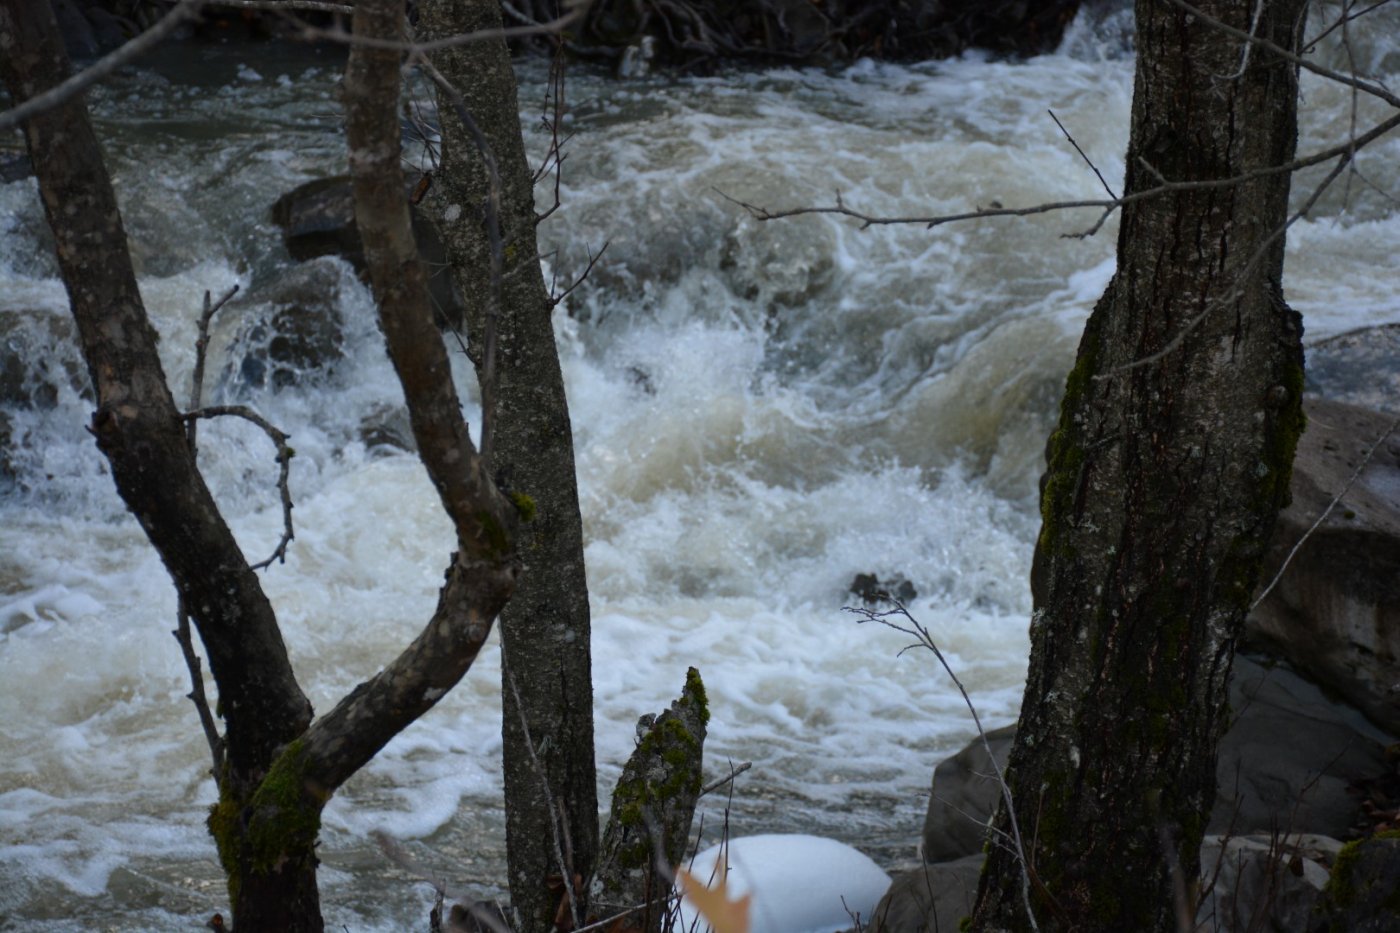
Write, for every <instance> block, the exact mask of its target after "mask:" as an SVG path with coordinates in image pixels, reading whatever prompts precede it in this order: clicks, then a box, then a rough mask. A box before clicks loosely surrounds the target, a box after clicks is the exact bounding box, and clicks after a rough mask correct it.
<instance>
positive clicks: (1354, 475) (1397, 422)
mask: <svg viewBox="0 0 1400 933" xmlns="http://www.w3.org/2000/svg"><path fill="white" fill-rule="evenodd" d="M1396 428H1400V416H1396V417H1395V418H1394V419H1392V420H1391V422H1390V424H1389V426H1387V427H1386V429H1385V431H1384V432H1383V433H1382V434H1381V436H1380V437H1378V438H1376V442H1375V443H1374V444H1372V445H1371V446H1370V448H1369V449H1368V450H1367V451H1366V455H1365V456H1364V457H1362V458H1361V462H1360V463H1358V464H1357V465H1356V469H1355V470H1352V471H1351V476H1350V477H1349V478H1348V479H1347V481H1346V484H1345V485H1344V486H1342V489H1341V491H1340V492H1338V493H1337V494H1336V495H1335V496H1333V497H1332V501H1331V502H1329V503H1327V508H1325V509H1323V510H1322V514H1321V515H1319V516H1318V517H1317V520H1316V521H1315V522H1313V523H1312V526H1311V527H1310V528H1308V530H1307V531H1305V532H1303V536H1302V537H1301V538H1299V539H1298V541H1297V543H1296V544H1294V545H1293V548H1292V550H1290V551H1289V552H1288V556H1287V557H1285V558H1284V559H1283V563H1282V564H1281V565H1280V566H1279V568H1278V573H1276V574H1274V578H1273V579H1272V580H1270V581H1269V585H1268V586H1266V587H1264V589H1263V591H1262V592H1260V594H1259V595H1258V596H1257V597H1256V598H1255V600H1254V602H1253V603H1252V604H1251V605H1250V607H1249V611H1250V612H1253V611H1254V610H1255V609H1258V608H1259V604H1260V603H1262V602H1263V601H1264V599H1265V597H1267V596H1268V595H1269V594H1270V593H1272V592H1273V591H1274V587H1276V586H1278V582H1279V581H1280V580H1282V579H1283V574H1284V571H1286V570H1287V569H1288V565H1289V564H1291V563H1292V562H1293V558H1294V557H1296V556H1297V554H1298V551H1299V550H1301V549H1302V547H1303V545H1304V544H1306V543H1307V540H1308V538H1310V537H1312V534H1313V532H1314V531H1317V529H1318V526H1319V525H1321V524H1322V523H1323V522H1324V521H1326V520H1327V516H1328V515H1331V514H1332V510H1333V509H1335V508H1336V507H1337V503H1339V502H1341V501H1342V499H1343V497H1345V496H1346V494H1347V493H1349V492H1351V487H1352V486H1355V485H1356V481H1357V480H1358V479H1360V478H1361V474H1362V472H1364V471H1365V469H1366V465H1367V464H1369V463H1370V462H1371V458H1372V457H1373V456H1375V453H1376V451H1377V450H1379V449H1380V447H1381V445H1382V444H1384V443H1385V442H1386V440H1387V439H1388V438H1389V437H1390V435H1392V434H1394V433H1395V429H1396Z"/></svg>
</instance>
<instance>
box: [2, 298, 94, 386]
mask: <svg viewBox="0 0 1400 933" xmlns="http://www.w3.org/2000/svg"><path fill="white" fill-rule="evenodd" d="M65 388H66V389H71V390H72V391H74V392H77V393H78V394H79V395H80V396H82V397H83V398H92V386H91V384H90V383H89V381H88V375H87V370H86V369H85V368H84V366H83V362H82V358H81V357H80V356H79V353H78V343H77V337H76V336H75V334H74V332H73V322H72V320H71V319H69V318H68V317H67V316H66V315H63V314H54V313H52V312H49V311H0V405H5V406H10V407H13V408H53V407H54V406H55V405H56V404H58V396H59V393H60V392H61V391H63V390H64V389H65Z"/></svg>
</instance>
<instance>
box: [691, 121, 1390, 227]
mask: <svg viewBox="0 0 1400 933" xmlns="http://www.w3.org/2000/svg"><path fill="white" fill-rule="evenodd" d="M1396 127H1400V114H1396V115H1394V116H1392V117H1389V118H1387V119H1385V120H1383V121H1381V122H1380V123H1378V124H1376V125H1375V126H1373V127H1371V129H1369V130H1367V131H1366V132H1365V133H1362V134H1361V135H1360V136H1357V137H1354V138H1352V139H1349V140H1347V141H1346V142H1344V143H1341V144H1339V145H1336V146H1329V147H1328V148H1326V149H1320V150H1318V151H1317V152H1315V153H1312V154H1311V155H1308V156H1304V157H1303V158H1300V159H1294V160H1292V161H1290V162H1288V163H1286V164H1284V165H1274V166H1269V167H1266V168H1259V169H1253V170H1251V171H1248V172H1241V173H1239V174H1238V175H1232V176H1230V177H1229V178H1215V179H1209V180H1201V181H1163V182H1162V183H1161V184H1159V185H1156V186H1154V187H1152V188H1147V189H1144V190H1142V191H1138V192H1134V193H1132V194H1127V195H1124V196H1123V197H1121V198H1091V199H1084V200H1076V201H1047V202H1045V203H1042V204H1036V205H1033V206H1031V207H997V208H978V209H977V210H972V211H960V212H957V213H953V214H933V215H904V216H888V217H885V216H879V215H873V214H867V213H865V212H863V211H859V210H856V209H855V208H852V207H848V206H847V205H846V203H845V201H844V200H842V198H841V195H840V192H838V193H837V195H836V203H835V205H833V206H830V207H794V208H786V209H782V210H772V209H770V208H766V207H761V206H759V205H755V204H750V203H748V202H747V201H741V200H739V199H738V198H735V197H731V196H730V195H728V194H726V193H725V192H723V191H720V190H719V189H718V188H716V189H713V190H714V192H715V193H716V194H718V195H719V196H720V197H722V198H724V199H725V200H726V201H728V202H730V203H731V204H734V205H737V206H738V207H741V208H743V209H744V210H745V211H747V212H748V214H749V216H750V217H753V218H754V219H755V220H760V221H767V220H781V219H785V218H788V217H801V216H804V215H807V214H836V215H839V216H842V217H849V218H851V219H852V220H858V221H860V225H861V229H865V228H867V227H873V226H888V225H894V224H920V225H922V226H924V227H925V228H926V229H933V228H934V227H941V226H943V225H945V224H950V223H957V222H960V221H965V220H981V219H984V218H988V217H1028V216H1031V215H1034V214H1049V213H1053V212H1055V211H1065V210H1074V209H1076V208H1088V207H1093V208H1101V209H1103V210H1104V211H1105V212H1106V213H1112V212H1113V211H1115V210H1117V209H1119V208H1120V207H1123V206H1124V205H1127V204H1132V203H1134V202H1135V201H1145V200H1148V199H1150V198H1158V197H1161V196H1162V195H1165V194H1171V193H1173V192H1178V191H1202V190H1206V189H1210V188H1231V187H1234V186H1236V185H1239V184H1241V183H1242V182H1246V181H1252V180H1254V179H1256V178H1263V177H1265V176H1268V175H1278V174H1281V173H1286V172H1296V171H1298V170H1299V169H1304V168H1310V167H1311V166H1314V165H1320V164H1321V163H1323V162H1327V161H1330V160H1332V159H1335V158H1337V157H1338V156H1347V155H1350V154H1351V153H1354V152H1359V151H1360V150H1361V149H1363V148H1364V147H1366V146H1367V145H1369V144H1371V143H1373V142H1375V141H1376V140H1377V139H1380V138H1381V137H1382V136H1384V135H1386V134H1387V133H1389V132H1391V131H1392V130H1394V129H1395V128H1396ZM1100 223H1102V221H1100Z"/></svg>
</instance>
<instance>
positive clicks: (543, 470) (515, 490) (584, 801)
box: [420, 0, 598, 933]
mask: <svg viewBox="0 0 1400 933" xmlns="http://www.w3.org/2000/svg"><path fill="white" fill-rule="evenodd" d="M420 9H421V10H422V16H423V31H424V32H425V34H426V35H425V36H424V38H438V37H442V36H446V35H453V34H459V33H465V32H470V31H473V30H478V29H491V28H496V27H499V26H500V25H501V18H500V7H499V5H498V4H497V3H496V2H494V0H433V2H429V3H424V4H422V6H421V7H420ZM433 59H434V61H435V63H436V64H437V66H438V68H439V69H440V70H441V71H442V73H443V75H444V76H445V77H446V78H447V80H448V81H449V82H450V83H451V84H452V85H453V86H454V87H455V88H456V89H457V90H458V91H459V92H460V99H459V100H457V101H455V102H454V101H453V100H452V95H450V94H448V93H444V92H443V91H442V90H441V89H440V90H439V94H438V113H439V115H440V119H441V122H442V132H443V156H442V164H441V167H440V171H439V174H438V176H437V179H436V182H437V183H436V185H435V186H434V189H435V198H436V202H435V206H436V207H437V210H438V213H439V216H441V217H442V218H443V221H444V223H443V226H444V229H443V240H444V242H445V243H446V244H447V249H448V253H449V256H450V258H451V263H452V269H453V273H454V274H455V275H456V277H457V284H458V287H459V288H460V289H461V292H462V295H463V297H464V298H465V300H466V304H467V307H468V328H469V333H470V339H471V347H472V356H473V362H475V363H476V365H477V367H478V374H479V375H480V376H481V378H482V384H483V398H484V400H485V402H486V404H487V405H488V406H490V412H489V417H490V419H491V423H492V425H493V428H492V430H493V433H494V449H493V450H491V451H490V452H489V454H488V456H489V463H490V466H491V469H492V471H493V475H494V476H495V478H496V479H497V481H498V482H501V483H502V484H503V485H504V486H505V488H507V489H508V490H510V491H511V493H512V495H514V496H516V497H517V500H518V501H520V502H522V503H527V504H529V505H532V506H533V508H534V519H533V521H531V522H530V523H528V524H526V525H524V526H523V527H522V529H521V541H520V554H521V556H522V557H523V559H524V562H525V569H524V573H523V574H522V576H521V579H520V583H519V586H518V588H517V590H516V592H515V595H514V596H513V597H512V599H511V602H510V604H509V606H507V607H506V610H505V612H504V613H503V614H502V616H501V644H502V690H501V692H502V696H503V705H504V722H503V729H502V733H503V737H504V750H503V756H504V770H505V791H506V843H507V855H508V861H509V872H510V879H509V880H510V890H511V899H512V901H513V904H514V907H515V909H516V910H517V911H518V914H519V920H520V924H521V926H520V929H521V931H522V933H544V931H547V930H549V929H550V927H551V926H552V921H553V918H554V916H555V911H556V909H557V907H558V906H559V905H558V896H557V895H553V894H550V892H549V888H548V878H549V876H551V875H561V876H564V877H570V876H573V875H578V876H581V877H583V878H587V877H589V875H590V874H591V872H592V871H593V868H594V863H595V860H596V852H597V848H598V793H597V777H596V773H595V768H594V760H593V686H592V670H591V665H592V662H591V652H590V646H589V638H590V631H589V610H588V589H587V581H586V580H585V578H584V565H583V535H582V522H581V519H580V516H579V506H578V488H577V479H576V475H575V470H574V451H573V431H572V427H571V425H570V422H569V410H568V403H567V400H566V399H565V396H564V382H563V377H562V374H561V372H560V368H559V358H558V351H557V350H556V348H555V343H554V330H553V324H552V322H551V312H552V310H553V308H552V306H551V303H550V300H549V295H548V292H547V291H546V290H545V285H544V280H543V277H542V274H541V271H540V260H539V251H538V247H537V245H536V240H535V222H536V221H535V209H534V192H533V185H532V180H531V172H530V168H529V165H528V163H527V161H526V157H525V150H524V144H523V141H522V139H521V132H520V117H519V105H518V102H517V98H516V85H515V73H514V71H513V70H512V69H511V63H510V58H509V55H508V53H507V50H506V46H505V43H504V42H503V41H501V40H492V41H485V42H475V43H472V44H470V45H466V46H459V47H457V48H455V49H451V50H443V51H440V52H436V53H434V56H433ZM459 106H460V107H461V108H463V109H465V110H466V111H467V113H468V114H469V115H470V116H471V117H472V118H473V120H474V122H475V124H476V125H477V126H478V127H479V128H480V130H481V133H482V135H483V136H484V138H485V141H486V143H487V144H488V146H489V150H490V152H491V153H492V155H493V156H494V159H495V162H496V165H497V166H498V170H499V177H500V183H501V190H500V191H499V192H498V194H499V215H498V216H499V226H500V234H501V240H502V243H503V247H502V259H503V268H502V270H501V272H502V274H501V276H500V280H499V282H493V281H492V275H491V271H490V270H491V267H492V261H491V246H490V240H491V236H490V231H489V230H488V217H487V213H486V210H485V205H486V203H487V200H488V198H489V197H490V195H491V184H490V181H489V175H488V171H487V168H486V160H485V159H484V158H483V153H482V150H481V147H480V146H479V145H478V143H477V142H476V141H474V139H473V135H472V133H471V132H470V131H469V128H468V127H467V126H465V125H464V123H463V121H462V119H461V118H460V114H459V112H458V107H459ZM498 289H499V290H498ZM492 308H494V309H496V313H497V315H498V316H497V321H496V324H497V329H496V340H497V343H496V351H495V361H494V363H495V375H494V385H491V383H492V381H493V380H492V379H491V378H490V377H489V376H488V374H487V373H486V372H485V371H484V368H483V367H484V365H485V363H486V359H485V356H484V354H483V353H482V350H483V349H484V344H485V342H486V333H487V318H488V314H489V312H490V309H492ZM493 402H494V403H493ZM483 446H485V442H484V441H483ZM527 728H528V737H527V733H526V730H527ZM532 746H533V748H532ZM561 861H562V862H567V863H568V864H567V865H561V864H560V863H561ZM578 906H579V908H580V910H584V909H585V908H584V905H583V904H582V903H579V905H578Z"/></svg>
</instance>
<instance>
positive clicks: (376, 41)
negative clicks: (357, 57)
mask: <svg viewBox="0 0 1400 933" xmlns="http://www.w3.org/2000/svg"><path fill="white" fill-rule="evenodd" d="M592 3H593V0H565V2H564V6H565V8H566V9H567V12H565V13H564V14H563V15H561V16H557V17H555V18H554V19H552V20H549V21H548V22H544V23H535V24H533V25H530V26H504V27H502V28H500V29H480V30H476V31H474V32H468V33H462V34H461V35H456V36H448V37H446V38H444V39H434V40H432V41H431V42H415V41H413V40H410V39H380V38H373V37H370V36H360V35H355V34H353V33H348V32H346V31H345V30H344V29H342V28H340V27H331V28H326V29H321V28H316V27H311V26H308V27H306V28H305V29H303V30H302V31H301V38H302V39H306V40H308V41H312V42H321V41H324V42H338V43H341V44H343V45H359V46H364V47H365V48H373V49H381V50H384V51H390V52H409V53H411V54H413V55H415V56H421V55H425V54H428V53H430V52H436V51H439V50H441V49H451V48H456V47H458V46H462V45H470V44H472V43H473V42H485V41H487V40H490V39H521V38H525V37H527V36H547V35H558V34H559V33H561V32H563V31H564V30H565V29H567V28H568V27H569V26H572V25H573V24H574V23H576V22H578V21H579V20H580V19H582V18H583V17H584V15H585V14H587V13H588V8H589V7H590V6H592Z"/></svg>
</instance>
